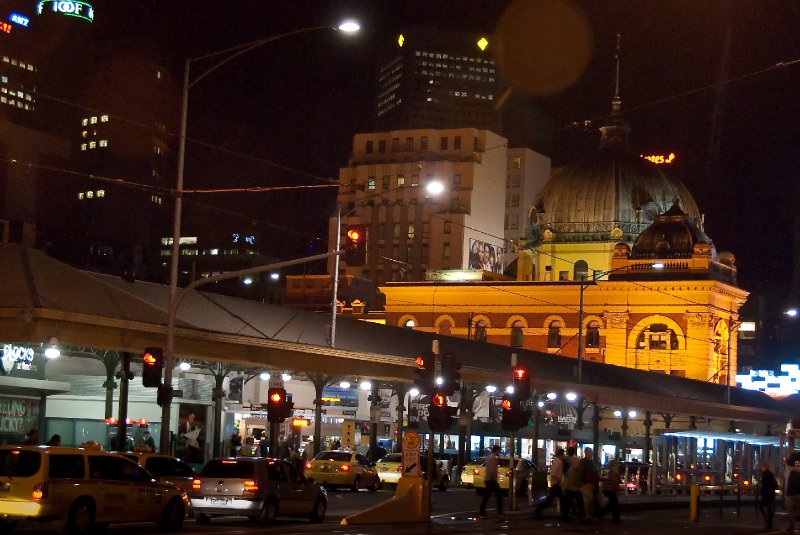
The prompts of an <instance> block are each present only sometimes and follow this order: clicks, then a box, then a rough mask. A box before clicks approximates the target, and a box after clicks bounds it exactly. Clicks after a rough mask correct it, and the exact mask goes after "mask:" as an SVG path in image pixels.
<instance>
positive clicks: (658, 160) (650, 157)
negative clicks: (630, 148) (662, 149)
mask: <svg viewBox="0 0 800 535" xmlns="http://www.w3.org/2000/svg"><path fill="white" fill-rule="evenodd" d="M639 156H641V157H642V158H644V159H645V160H647V161H650V162H653V163H654V164H656V165H662V164H668V163H672V162H673V161H674V160H675V153H674V152H670V153H669V154H668V155H666V156H664V155H663V154H647V155H645V154H640V155H639Z"/></svg>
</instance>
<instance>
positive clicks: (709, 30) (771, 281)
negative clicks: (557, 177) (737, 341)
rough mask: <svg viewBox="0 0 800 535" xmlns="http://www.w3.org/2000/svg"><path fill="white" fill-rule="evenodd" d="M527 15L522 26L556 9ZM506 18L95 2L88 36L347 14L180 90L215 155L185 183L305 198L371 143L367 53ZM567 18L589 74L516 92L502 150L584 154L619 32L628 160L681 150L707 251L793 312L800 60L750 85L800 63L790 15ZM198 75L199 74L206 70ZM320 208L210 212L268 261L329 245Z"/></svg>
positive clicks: (747, 10) (381, 9)
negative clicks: (432, 31) (348, 24)
mask: <svg viewBox="0 0 800 535" xmlns="http://www.w3.org/2000/svg"><path fill="white" fill-rule="evenodd" d="M524 3H526V4H529V6H528V7H531V8H532V9H531V11H532V12H534V13H535V12H536V10H537V9H546V8H547V6H548V5H549V4H551V2H536V1H534V0H530V1H528V2H524ZM510 5H512V2H509V1H500V0H487V1H477V0H460V1H458V2H453V1H450V0H448V1H444V0H441V1H436V0H427V1H419V0H405V1H403V2H389V1H386V0H371V1H370V0H366V1H356V0H352V1H344V0H317V1H310V0H294V1H268V0H231V1H227V2H220V1H218V0H216V1H210V0H170V1H168V2H165V1H163V0H161V1H154V0H141V1H137V2H120V1H119V0H105V1H103V2H100V1H97V2H95V8H96V19H95V28H94V31H96V32H97V33H98V35H102V36H104V37H106V38H109V39H116V38H118V37H123V36H124V37H128V38H134V39H138V40H141V41H148V40H153V41H156V42H158V43H159V44H160V45H162V46H163V47H164V48H165V49H166V50H169V51H170V53H171V54H173V57H174V58H176V59H180V58H182V57H185V56H186V55H190V56H198V55H202V54H205V53H208V52H212V51H216V50H220V49H224V48H227V47H230V46H234V45H237V44H240V43H243V42H247V41H250V40H254V39H258V38H261V37H266V36H271V35H279V34H281V33H283V32H287V31H291V30H294V29H298V28H305V27H311V26H316V25H322V24H331V25H334V24H335V23H336V22H337V21H338V20H340V19H342V18H343V17H344V16H352V17H354V18H357V19H358V20H359V21H360V23H361V25H362V28H363V30H362V32H361V33H360V34H359V35H358V36H353V37H348V36H343V35H339V34H336V33H335V32H327V31H321V32H313V33H308V34H305V35H298V36H293V37H289V38H286V39H281V40H279V41H276V42H274V43H271V44H268V45H266V46H264V47H262V48H259V49H257V50H254V51H252V52H250V53H248V54H247V55H246V56H243V57H242V58H240V59H237V60H235V61H233V62H231V63H230V64H228V65H226V66H224V67H222V68H220V70H219V71H217V72H216V73H214V74H212V75H210V76H209V77H208V78H207V79H205V80H203V81H202V82H200V83H199V84H198V85H197V86H196V87H195V88H194V89H193V90H192V93H191V101H190V102H191V105H190V111H189V132H190V137H191V138H193V139H197V140H202V141H203V142H206V143H208V144H210V145H212V146H216V147H220V148H223V149H225V150H217V149H213V148H209V147H203V148H198V147H197V146H196V145H192V146H190V149H189V151H188V153H187V166H188V167H187V184H186V186H187V187H193V186H209V185H219V184H237V185H269V184H272V185H286V184H317V183H321V182H322V181H323V180H324V179H326V178H333V177H336V176H337V175H338V169H339V167H341V166H345V165H346V164H347V158H348V155H349V150H350V146H351V140H352V135H353V134H354V133H356V132H365V131H370V130H371V110H372V103H373V98H374V93H373V88H374V84H373V80H374V72H375V66H376V63H375V62H376V53H375V50H376V48H377V47H378V46H379V45H380V44H381V43H383V42H388V41H391V40H393V39H394V37H395V32H396V31H397V30H398V29H401V28H403V27H407V26H409V25H420V26H429V27H440V28H448V29H454V30H465V31H484V32H487V34H491V33H492V32H493V31H494V30H495V29H496V27H497V24H498V21H499V20H501V17H502V14H503V12H504V10H505V9H506V8H507V7H508V6H510ZM574 5H575V6H577V9H578V10H579V11H582V12H583V14H584V16H585V18H586V21H587V22H588V31H589V34H588V41H589V42H590V43H591V50H590V51H589V53H590V56H589V62H588V65H587V67H586V69H585V70H584V71H583V73H582V74H581V75H580V76H579V77H578V79H577V80H576V81H575V82H574V83H573V84H572V85H571V86H570V87H569V88H567V89H565V90H564V91H562V92H560V93H558V94H554V95H547V96H542V95H531V94H529V93H528V92H526V90H525V88H517V89H516V90H515V91H514V93H513V94H512V96H511V97H510V98H509V99H508V101H507V102H506V103H505V105H504V108H503V120H504V125H505V131H504V132H503V134H504V135H505V136H506V137H508V138H509V140H510V144H511V145H512V146H528V147H531V148H533V149H535V150H538V151H540V152H543V153H544V154H546V155H548V156H551V157H552V159H553V163H554V165H564V164H568V163H569V162H570V161H572V160H574V159H576V158H577V157H578V156H579V155H580V153H581V150H585V149H586V148H587V147H591V146H593V145H594V144H595V143H596V142H597V140H598V134H597V131H596V127H597V126H599V125H600V124H601V123H602V121H603V118H604V116H605V115H606V114H607V113H608V111H609V110H610V101H611V97H612V95H613V79H614V60H613V57H614V43H615V35H616V34H617V33H620V34H622V54H621V96H622V100H623V109H624V110H626V112H627V118H628V120H629V121H630V123H631V125H632V127H633V136H632V142H633V145H634V147H635V148H636V149H637V150H639V151H640V152H642V153H653V152H664V151H674V152H675V153H676V154H677V157H678V159H677V162H676V164H675V165H674V166H673V168H672V172H673V173H674V174H676V175H677V176H679V177H680V178H681V179H683V180H684V182H685V183H686V185H687V186H688V188H689V189H690V191H691V192H692V193H693V194H694V195H695V197H696V200H697V202H698V205H699V207H700V210H701V212H703V213H704V214H705V229H706V232H707V234H709V236H710V237H711V238H712V239H713V240H714V242H715V244H716V246H717V249H718V250H719V251H732V252H733V253H734V254H735V255H736V258H737V263H738V266H739V273H740V283H741V284H742V286H744V287H745V288H746V289H748V290H751V291H755V292H758V293H764V294H767V293H770V294H772V295H776V296H780V297H779V299H778V301H780V300H784V299H785V300H787V301H788V300H790V299H793V297H792V296H790V295H789V287H790V284H791V271H792V269H793V249H794V246H793V245H792V244H793V233H792V226H793V218H794V217H795V215H796V213H798V209H797V206H798V189H797V186H796V184H797V174H798V172H797V162H798V161H800V143H798V140H800V105H798V103H797V95H800V64H797V65H789V66H786V67H784V68H774V69H771V70H766V71H765V72H760V71H764V70H765V69H769V68H770V67H773V66H775V65H776V64H778V63H779V62H787V63H788V62H791V61H794V60H797V59H800V2H797V1H796V0H759V1H755V0H738V1H723V0H702V1H697V0H670V1H664V0H602V1H600V0H591V1H589V0H587V1H578V2H576V3H575V4H574ZM534 22H535V21H531V26H532V27H535V24H534ZM729 29H730V49H729V51H730V61H729V63H728V66H727V74H726V78H728V79H733V80H735V81H733V82H731V83H728V84H725V85H723V86H722V87H721V88H720V89H721V91H718V89H717V87H714V86H715V84H717V82H718V80H719V79H720V69H721V67H722V65H723V61H722V60H723V51H724V49H725V42H726V35H727V34H728V31H729ZM557 30H558V29H556V34H557V33H558V31H557ZM529 33H530V34H536V35H530V36H528V37H530V42H529V46H530V47H537V46H542V47H544V48H545V49H547V47H548V46H549V45H552V43H547V42H541V41H537V39H545V38H546V37H542V34H541V33H539V32H529ZM564 33H567V34H568V33H569V32H562V34H561V35H560V36H559V37H560V38H561V39H562V41H561V42H566V43H567V45H566V46H569V41H570V40H569V39H566V40H564ZM551 48H552V46H551ZM519 53H520V54H525V49H524V48H521V49H520V51H519ZM556 55H557V54H556ZM176 64H177V62H176ZM194 68H195V69H196V71H197V72H201V71H202V70H203V64H201V63H197V64H195V67H194ZM759 72H760V73H759ZM755 73H759V74H755ZM175 76H177V77H179V76H180V71H179V66H178V68H176V72H175ZM528 76H529V77H530V76H531V73H529V74H528ZM532 79H535V76H534V77H533V78H532ZM704 88H705V89H704ZM715 104H716V105H717V106H718V109H719V111H718V113H717V114H716V116H715V111H714V110H715ZM715 117H716V121H717V123H718V124H719V127H720V129H719V132H720V138H719V151H718V156H717V158H716V159H714V158H712V157H710V155H709V140H710V136H711V131H712V127H711V125H712V124H713V123H714V120H715ZM586 119H591V120H592V121H593V126H592V127H590V128H589V129H588V130H583V129H578V128H570V127H569V126H568V125H570V124H572V123H574V122H576V121H578V122H582V121H584V120H586ZM236 153H242V154H247V155H250V157H244V156H242V155H238V154H236ZM270 162H271V163H270ZM273 163H274V164H278V165H279V166H284V168H281V167H277V166H276V165H272V164H273ZM332 199H333V196H332V194H328V195H325V194H322V193H319V192H317V193H309V192H307V191H305V192H302V193H291V194H288V193H259V194H249V195H248V196H247V197H246V198H245V199H244V201H242V199H241V198H233V197H231V198H229V199H224V198H222V199H218V201H221V202H222V203H223V204H226V205H227V206H228V207H229V208H231V211H232V212H249V213H251V216H252V217H257V218H259V219H261V220H265V221H268V222H270V223H273V224H276V225H278V227H276V232H286V236H285V240H284V243H283V245H282V246H277V247H278V248H284V249H285V250H284V251H283V252H284V254H285V255H286V256H291V255H295V254H297V253H298V249H299V252H300V253H302V249H303V248H302V244H303V243H305V242H306V241H308V240H309V239H312V238H314V237H315V236H316V237H320V238H322V239H325V235H326V224H327V216H328V214H330V212H331V211H332V207H333V203H332ZM242 202H244V204H245V207H241V206H240V204H241V203H242ZM231 217H235V216H233V215H231ZM281 227H282V228H286V229H289V230H285V231H281V230H280V228H281ZM322 247H323V249H324V248H325V247H326V246H325V245H324V244H323V245H322ZM787 296H789V297H787ZM776 302H777V301H776Z"/></svg>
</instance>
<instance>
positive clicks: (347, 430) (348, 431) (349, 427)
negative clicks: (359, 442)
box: [342, 420, 356, 450]
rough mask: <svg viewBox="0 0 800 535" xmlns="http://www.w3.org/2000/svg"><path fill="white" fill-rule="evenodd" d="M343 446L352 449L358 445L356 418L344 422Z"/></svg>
mask: <svg viewBox="0 0 800 535" xmlns="http://www.w3.org/2000/svg"><path fill="white" fill-rule="evenodd" d="M342 446H344V447H345V448H348V449H351V450H352V449H355V447H356V422H355V421H354V420H345V421H344V422H342Z"/></svg>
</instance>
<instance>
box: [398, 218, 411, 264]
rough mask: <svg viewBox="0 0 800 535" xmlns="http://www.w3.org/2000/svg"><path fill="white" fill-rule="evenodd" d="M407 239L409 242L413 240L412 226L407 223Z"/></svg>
mask: <svg viewBox="0 0 800 535" xmlns="http://www.w3.org/2000/svg"><path fill="white" fill-rule="evenodd" d="M408 239H409V240H413V239H414V224H413V223H409V224H408ZM396 256H397V255H395V257H396Z"/></svg>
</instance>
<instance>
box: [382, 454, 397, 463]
mask: <svg viewBox="0 0 800 535" xmlns="http://www.w3.org/2000/svg"><path fill="white" fill-rule="evenodd" d="M402 461H403V454H402V453H390V454H389V455H387V456H386V457H384V458H383V459H381V460H379V461H378V462H379V463H399V462H402Z"/></svg>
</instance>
